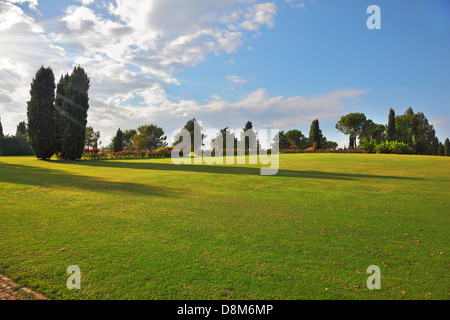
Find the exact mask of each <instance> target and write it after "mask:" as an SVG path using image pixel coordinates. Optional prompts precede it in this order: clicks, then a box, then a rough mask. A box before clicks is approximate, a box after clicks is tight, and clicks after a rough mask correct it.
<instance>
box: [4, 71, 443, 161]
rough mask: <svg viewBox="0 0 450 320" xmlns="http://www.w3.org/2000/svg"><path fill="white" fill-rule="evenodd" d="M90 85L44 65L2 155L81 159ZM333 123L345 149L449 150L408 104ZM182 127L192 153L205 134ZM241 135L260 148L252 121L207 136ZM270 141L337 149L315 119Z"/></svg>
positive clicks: (126, 143) (153, 136)
mask: <svg viewBox="0 0 450 320" xmlns="http://www.w3.org/2000/svg"><path fill="white" fill-rule="evenodd" d="M89 87H90V79H89V77H88V76H87V74H86V72H85V71H84V69H83V68H81V67H80V66H76V67H75V68H74V69H73V71H72V73H71V74H70V75H69V74H66V75H62V76H61V77H60V79H59V82H58V84H56V85H55V77H54V74H53V71H52V69H51V68H50V67H48V68H44V67H43V66H42V67H41V68H40V69H39V70H38V71H37V72H36V75H35V77H34V78H33V80H32V83H31V89H30V96H31V98H30V101H28V102H27V119H28V124H26V123H25V122H24V121H23V122H20V123H19V125H18V126H17V131H16V135H15V136H12V137H11V136H6V137H5V136H4V134H3V129H2V124H1V119H0V154H3V155H7V154H9V155H30V154H33V153H34V154H35V155H36V157H37V158H39V159H49V158H51V157H52V156H53V155H55V154H56V155H57V156H58V157H59V158H61V159H68V160H76V159H80V158H81V157H82V155H83V152H84V148H85V147H86V146H87V148H88V149H90V148H91V147H92V148H98V140H99V138H100V132H98V131H95V130H94V129H93V127H86V124H87V112H88V109H89V94H88V91H89ZM55 90H56V91H55ZM335 127H336V129H337V130H338V131H340V132H342V133H344V134H346V135H348V136H349V149H356V148H357V147H358V145H357V139H358V138H359V142H360V145H361V146H363V147H365V148H367V149H370V150H375V149H376V148H377V147H378V149H383V148H389V143H392V145H395V146H400V147H406V148H407V150H408V153H416V154H423V155H443V156H444V155H445V156H448V155H449V152H450V150H449V148H450V145H449V139H448V138H447V139H446V140H445V142H444V143H442V142H440V141H439V139H438V138H437V137H436V132H435V130H434V128H433V125H432V124H430V123H429V121H428V119H427V118H426V117H425V115H424V114H423V113H422V112H417V113H414V111H413V109H412V108H411V107H410V108H408V109H407V110H406V112H405V113H404V114H402V115H396V114H395V111H394V109H392V108H391V109H390V110H389V116H388V124H387V125H382V124H377V123H374V122H373V121H372V120H371V119H367V117H366V116H365V115H364V113H349V114H347V115H344V116H342V117H341V118H340V120H339V121H338V122H337V123H336V126H335ZM184 129H186V130H187V131H188V132H189V133H190V135H191V148H192V151H193V150H194V149H198V148H201V147H202V146H203V145H204V142H203V141H204V139H205V138H206V136H205V135H204V134H203V133H202V134H201V139H199V140H200V142H198V141H196V139H194V132H196V130H197V132H202V131H203V128H202V127H201V125H200V124H199V123H198V121H197V120H196V119H195V118H193V119H190V120H188V121H187V122H186V124H185V126H184ZM181 139H182V137H181V136H180V134H178V135H177V136H175V138H174V143H173V146H175V145H176V144H178V143H180V142H181ZM239 139H240V140H241V141H244V139H245V144H244V145H245V149H246V150H248V149H259V148H260V143H259V140H258V138H257V137H256V133H255V132H254V131H253V124H252V122H251V121H248V122H247V123H246V124H245V126H244V128H243V129H242V131H241V136H240V137H237V136H236V134H235V132H231V131H230V129H229V127H225V128H223V129H221V130H219V132H218V134H217V136H216V137H214V138H213V139H211V147H213V148H215V149H226V148H227V146H233V147H234V148H237V147H238V141H239ZM166 140H167V136H166V135H165V133H164V130H163V128H161V127H159V126H157V125H154V124H149V125H142V126H140V127H138V128H137V129H131V130H125V131H122V130H121V129H120V128H119V129H118V130H117V132H116V134H115V136H114V137H113V139H112V141H111V143H110V144H109V145H108V146H107V147H104V148H103V150H104V151H112V152H119V151H124V150H147V151H153V150H156V149H159V148H162V147H166V146H167V145H168V144H167V142H166ZM393 142H395V143H396V144H393ZM218 143H222V145H218ZM274 143H277V144H278V147H279V149H280V150H283V149H298V150H308V149H312V150H329V149H336V148H337V147H338V144H337V143H336V142H334V141H328V140H327V138H326V137H325V136H324V135H323V133H322V130H321V129H320V127H319V120H318V119H315V120H314V121H312V123H311V127H310V131H309V135H308V136H305V135H304V134H303V133H302V132H301V131H300V130H298V129H292V130H289V131H287V132H285V131H280V132H279V133H278V134H277V136H275V138H274ZM274 143H272V146H273V145H274ZM370 150H367V151H370Z"/></svg>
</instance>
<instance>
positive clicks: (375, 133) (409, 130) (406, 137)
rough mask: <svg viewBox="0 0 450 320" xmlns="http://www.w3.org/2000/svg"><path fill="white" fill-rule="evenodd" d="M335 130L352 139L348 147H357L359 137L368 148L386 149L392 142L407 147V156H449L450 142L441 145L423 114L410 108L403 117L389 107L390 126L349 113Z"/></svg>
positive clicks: (358, 114) (337, 124) (359, 114)
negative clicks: (408, 154) (411, 154)
mask: <svg viewBox="0 0 450 320" xmlns="http://www.w3.org/2000/svg"><path fill="white" fill-rule="evenodd" d="M336 129H337V130H339V131H340V132H342V133H344V134H346V135H348V136H349V148H356V147H357V138H359V140H360V144H361V145H363V146H367V148H372V147H376V146H379V147H380V148H379V149H383V148H384V147H385V146H389V143H391V145H399V144H401V145H402V146H405V147H407V149H408V151H409V152H407V153H415V154H419V155H438V156H448V155H449V147H450V146H449V139H448V138H447V139H446V140H445V142H444V143H442V142H440V141H439V139H438V138H437V137H436V132H435V130H434V128H433V125H432V124H431V123H430V122H429V121H428V119H427V117H426V116H425V115H424V113H423V112H417V113H415V112H414V111H413V109H412V108H411V107H409V108H408V109H407V110H406V112H405V113H404V114H402V115H396V114H395V110H394V109H393V108H390V110H389V116H388V124H387V125H381V124H376V123H374V122H373V121H372V120H370V119H367V118H366V116H365V115H364V114H363V113H349V114H347V115H345V116H342V117H341V119H340V120H339V121H338V122H337V123H336ZM394 142H396V143H397V144H394ZM366 151H369V150H366Z"/></svg>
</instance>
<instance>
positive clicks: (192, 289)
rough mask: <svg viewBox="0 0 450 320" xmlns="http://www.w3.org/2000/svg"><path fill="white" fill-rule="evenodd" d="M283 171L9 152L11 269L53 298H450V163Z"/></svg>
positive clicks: (0, 165) (350, 158)
mask: <svg viewBox="0 0 450 320" xmlns="http://www.w3.org/2000/svg"><path fill="white" fill-rule="evenodd" d="M280 165H281V168H280V171H279V173H278V175H276V176H261V175H260V170H259V169H258V168H257V167H255V166H243V165H241V166H237V165H236V166H198V165H197V166H195V165H181V166H176V165H173V164H172V163H171V160H170V159H151V160H123V161H79V162H64V161H40V160H37V159H35V158H33V157H0V274H3V275H6V276H8V277H10V278H12V279H13V280H14V281H15V282H18V283H20V284H21V285H24V286H27V287H30V288H31V289H32V290H35V291H38V292H41V293H43V294H44V295H46V296H47V297H49V298H51V299H448V298H449V295H448V294H449V285H448V279H449V270H450V268H449V263H450V260H449V259H448V251H449V250H448V249H449V247H448V244H449V222H450V220H449V208H450V200H449V196H450V191H449V190H450V188H449V187H450V158H445V157H430V156H404V155H369V154H285V155H281V158H280ZM61 249H64V250H61ZM70 265H77V266H79V267H80V268H81V286H82V287H81V290H69V289H68V288H67V287H66V280H67V278H68V275H67V274H66V269H67V267H68V266H70ZM370 265H377V266H379V267H380V268H381V290H368V289H367V287H366V280H367V278H368V276H369V274H367V273H366V269H367V267H368V266H370Z"/></svg>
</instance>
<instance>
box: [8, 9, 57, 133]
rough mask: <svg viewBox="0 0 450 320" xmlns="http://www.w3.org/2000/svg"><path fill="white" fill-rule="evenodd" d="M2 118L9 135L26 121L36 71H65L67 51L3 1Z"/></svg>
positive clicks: (26, 17) (34, 22)
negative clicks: (31, 83) (27, 104)
mask: <svg viewBox="0 0 450 320" xmlns="http://www.w3.org/2000/svg"><path fill="white" fill-rule="evenodd" d="M0 48H1V55H0V101H2V103H1V104H0V115H1V116H2V124H3V127H4V129H5V132H6V131H7V132H10V133H15V126H16V125H17V123H18V122H19V121H23V120H25V119H26V101H28V100H29V90H30V87H29V86H30V82H31V80H32V79H33V77H34V74H35V73H36V71H37V70H38V69H39V68H40V67H41V66H42V65H44V66H45V67H48V66H51V67H52V68H53V71H54V72H55V75H56V74H58V73H59V72H61V71H62V70H64V69H65V64H64V54H65V52H64V49H62V48H61V47H58V46H55V45H54V44H53V43H52V42H51V41H50V40H49V39H48V38H47V37H46V35H45V34H44V30H43V28H42V27H41V26H40V25H38V24H37V23H36V21H35V20H34V19H33V18H31V17H30V16H28V15H26V14H25V13H24V12H23V11H22V9H20V8H19V7H17V6H15V5H13V4H12V3H9V2H0Z"/></svg>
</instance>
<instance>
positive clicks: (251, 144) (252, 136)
mask: <svg viewBox="0 0 450 320" xmlns="http://www.w3.org/2000/svg"><path fill="white" fill-rule="evenodd" d="M242 131H243V133H242V135H241V141H242V139H245V144H244V145H245V150H250V149H257V148H259V141H258V139H257V138H256V132H255V131H253V123H252V122H251V121H247V123H246V124H245V126H244V128H243V129H242Z"/></svg>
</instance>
